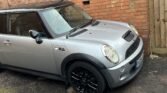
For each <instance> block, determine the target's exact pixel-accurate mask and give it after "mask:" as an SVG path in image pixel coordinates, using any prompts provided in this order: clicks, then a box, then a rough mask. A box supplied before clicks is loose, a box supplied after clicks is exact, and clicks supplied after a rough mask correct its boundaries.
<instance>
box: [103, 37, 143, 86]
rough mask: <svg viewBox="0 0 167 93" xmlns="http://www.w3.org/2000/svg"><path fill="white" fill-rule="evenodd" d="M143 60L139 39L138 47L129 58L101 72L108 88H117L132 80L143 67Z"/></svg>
mask: <svg viewBox="0 0 167 93" xmlns="http://www.w3.org/2000/svg"><path fill="white" fill-rule="evenodd" d="M143 58H144V50H143V41H142V39H141V38H140V44H139V47H138V48H137V50H136V51H135V52H134V53H133V54H132V55H131V56H130V57H129V58H127V59H126V60H125V61H123V62H121V63H120V64H119V65H117V66H115V67H113V68H107V69H105V70H102V73H103V74H104V76H105V78H106V80H107V83H108V85H109V87H110V88H115V87H119V86H121V85H123V84H125V83H127V82H128V81H130V80H131V79H133V78H134V77H135V76H136V75H137V74H138V73H139V71H140V70H141V68H142V66H143Z"/></svg>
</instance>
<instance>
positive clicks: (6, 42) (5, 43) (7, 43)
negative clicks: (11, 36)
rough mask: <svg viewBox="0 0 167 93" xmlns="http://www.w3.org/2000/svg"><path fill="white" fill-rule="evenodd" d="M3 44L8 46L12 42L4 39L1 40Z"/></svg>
mask: <svg viewBox="0 0 167 93" xmlns="http://www.w3.org/2000/svg"><path fill="white" fill-rule="evenodd" d="M3 44H4V45H7V46H9V45H11V44H12V43H11V42H10V40H5V41H3Z"/></svg>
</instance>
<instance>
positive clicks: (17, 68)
mask: <svg viewBox="0 0 167 93" xmlns="http://www.w3.org/2000/svg"><path fill="white" fill-rule="evenodd" d="M1 68H3V69H9V70H13V71H18V72H23V73H28V74H31V75H35V76H42V77H45V78H50V79H54V80H60V81H65V79H64V78H63V77H62V76H61V75H57V74H53V73H47V72H42V71H36V70H32V69H26V68H22V67H15V66H11V65H6V64H5V65H4V64H1Z"/></svg>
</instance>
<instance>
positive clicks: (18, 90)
mask: <svg viewBox="0 0 167 93" xmlns="http://www.w3.org/2000/svg"><path fill="white" fill-rule="evenodd" d="M166 91H167V58H158V59H154V60H151V59H148V58H147V59H146V60H145V62H144V67H143V69H142V71H141V72H140V74H139V75H138V76H137V77H136V78H135V79H134V80H132V81H131V82H129V83H128V84H126V85H124V86H122V87H119V88H117V89H114V90H112V92H111V91H107V93H167V92H166ZM0 93H65V84H64V83H63V82H60V81H55V80H48V79H44V78H40V77H36V76H32V75H27V74H22V73H18V72H13V71H8V70H5V71H3V72H1V74H0Z"/></svg>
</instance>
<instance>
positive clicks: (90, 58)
mask: <svg viewBox="0 0 167 93" xmlns="http://www.w3.org/2000/svg"><path fill="white" fill-rule="evenodd" d="M76 61H84V62H88V63H89V64H91V65H93V66H94V67H96V68H97V69H106V67H105V66H104V64H102V63H101V62H100V61H99V60H98V59H96V58H95V57H93V56H90V55H87V54H82V53H76V54H71V55H69V56H67V57H66V58H65V59H64V60H63V62H62V65H61V73H62V75H63V76H64V77H65V75H66V70H67V69H68V67H69V66H70V65H71V64H72V63H74V62H76Z"/></svg>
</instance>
